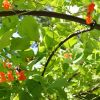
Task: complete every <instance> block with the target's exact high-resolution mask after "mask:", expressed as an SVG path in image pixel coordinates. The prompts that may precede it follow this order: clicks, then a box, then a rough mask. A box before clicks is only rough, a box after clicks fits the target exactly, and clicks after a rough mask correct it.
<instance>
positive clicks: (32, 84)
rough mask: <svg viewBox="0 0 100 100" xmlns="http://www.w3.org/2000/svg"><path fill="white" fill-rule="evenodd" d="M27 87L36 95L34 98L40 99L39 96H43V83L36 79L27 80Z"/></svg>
mask: <svg viewBox="0 0 100 100" xmlns="http://www.w3.org/2000/svg"><path fill="white" fill-rule="evenodd" d="M26 87H27V89H28V91H29V93H31V95H32V96H33V97H34V99H35V100H39V98H40V97H41V92H42V86H41V84H40V83H39V82H37V81H34V80H27V81H26ZM34 99H33V100H34Z"/></svg>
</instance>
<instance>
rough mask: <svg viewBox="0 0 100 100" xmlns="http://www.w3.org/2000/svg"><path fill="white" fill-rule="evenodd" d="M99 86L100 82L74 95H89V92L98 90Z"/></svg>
mask: <svg viewBox="0 0 100 100" xmlns="http://www.w3.org/2000/svg"><path fill="white" fill-rule="evenodd" d="M99 88H100V84H97V85H95V86H94V87H92V88H90V89H89V90H87V91H80V92H78V93H77V94H74V96H75V97H80V96H83V95H87V94H90V93H92V92H93V91H96V90H98V89H99Z"/></svg>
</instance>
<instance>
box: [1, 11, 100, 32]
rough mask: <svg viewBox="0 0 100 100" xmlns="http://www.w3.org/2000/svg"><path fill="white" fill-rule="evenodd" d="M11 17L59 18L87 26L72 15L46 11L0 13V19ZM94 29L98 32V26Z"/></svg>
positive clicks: (83, 20)
mask: <svg viewBox="0 0 100 100" xmlns="http://www.w3.org/2000/svg"><path fill="white" fill-rule="evenodd" d="M13 15H32V16H46V17H55V18H61V19H65V20H70V21H74V22H77V23H80V24H84V25H87V24H86V22H85V19H82V18H79V17H75V16H72V15H67V14H62V13H56V12H48V11H27V10H23V11H21V10H13V11H0V17H2V16H13ZM94 28H95V29H98V30H100V24H96V25H95V27H94Z"/></svg>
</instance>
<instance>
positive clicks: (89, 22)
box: [86, 16, 92, 24]
mask: <svg viewBox="0 0 100 100" xmlns="http://www.w3.org/2000/svg"><path fill="white" fill-rule="evenodd" d="M91 23H92V17H91V16H87V17H86V24H91Z"/></svg>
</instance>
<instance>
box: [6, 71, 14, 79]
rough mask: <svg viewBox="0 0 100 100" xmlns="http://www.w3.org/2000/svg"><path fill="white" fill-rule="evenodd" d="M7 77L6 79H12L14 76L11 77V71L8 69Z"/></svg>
mask: <svg viewBox="0 0 100 100" xmlns="http://www.w3.org/2000/svg"><path fill="white" fill-rule="evenodd" d="M7 77H8V81H14V77H13V74H12V71H8V73H7Z"/></svg>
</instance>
